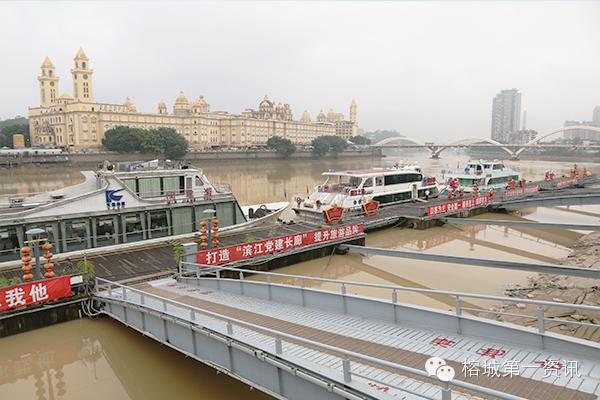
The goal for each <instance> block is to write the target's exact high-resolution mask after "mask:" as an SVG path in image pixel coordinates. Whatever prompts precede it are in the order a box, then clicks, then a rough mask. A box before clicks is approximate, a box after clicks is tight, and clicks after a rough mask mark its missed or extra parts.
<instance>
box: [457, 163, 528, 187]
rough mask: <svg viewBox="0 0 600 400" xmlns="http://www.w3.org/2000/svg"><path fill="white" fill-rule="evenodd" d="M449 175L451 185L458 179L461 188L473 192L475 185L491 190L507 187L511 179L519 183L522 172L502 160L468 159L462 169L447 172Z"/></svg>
mask: <svg viewBox="0 0 600 400" xmlns="http://www.w3.org/2000/svg"><path fill="white" fill-rule="evenodd" d="M446 176H449V178H448V179H447V181H446V183H447V186H450V182H451V181H452V180H453V179H455V178H456V179H457V180H458V182H457V183H458V185H459V187H460V188H462V189H464V191H465V192H472V191H473V188H474V187H475V185H477V187H478V190H479V191H486V192H487V191H490V190H491V189H494V190H498V189H505V188H506V187H507V186H508V185H509V181H511V180H512V181H513V182H515V183H518V181H520V180H521V173H520V172H518V171H515V170H513V169H511V168H509V167H507V166H505V165H504V164H503V163H502V162H501V161H498V160H494V161H486V160H479V161H470V160H469V161H468V162H467V163H466V164H465V167H464V169H463V170H462V171H459V172H455V173H452V172H451V173H449V174H448V173H446Z"/></svg>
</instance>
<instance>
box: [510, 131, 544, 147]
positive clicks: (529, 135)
mask: <svg viewBox="0 0 600 400" xmlns="http://www.w3.org/2000/svg"><path fill="white" fill-rule="evenodd" d="M537 135H538V132H537V131H535V130H533V129H521V130H520V131H516V132H511V133H510V134H509V136H508V142H507V143H508V144H527V143H529V142H531V141H532V140H533V139H535V138H536V137H537Z"/></svg>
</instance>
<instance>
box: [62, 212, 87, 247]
mask: <svg viewBox="0 0 600 400" xmlns="http://www.w3.org/2000/svg"><path fill="white" fill-rule="evenodd" d="M87 222H88V221H87V220H85V219H79V220H70V221H65V222H64V224H65V242H66V245H67V250H68V251H74V250H83V249H86V248H87V237H88V229H89V227H88V223H87Z"/></svg>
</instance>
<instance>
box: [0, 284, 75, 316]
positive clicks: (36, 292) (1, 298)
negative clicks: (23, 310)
mask: <svg viewBox="0 0 600 400" xmlns="http://www.w3.org/2000/svg"><path fill="white" fill-rule="evenodd" d="M69 296H71V277H70V276H61V277H58V278H53V279H47V280H43V281H38V282H32V283H25V284H23V285H19V286H11V287H7V288H2V289H0V311H3V310H11V309H13V308H18V307H24V306H28V305H31V304H36V303H44V302H46V301H50V300H56V299H61V298H63V297H69Z"/></svg>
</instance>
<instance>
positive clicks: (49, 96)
mask: <svg viewBox="0 0 600 400" xmlns="http://www.w3.org/2000/svg"><path fill="white" fill-rule="evenodd" d="M41 69H42V74H41V75H40V76H38V81H39V82H40V105H41V106H42V107H50V106H51V105H52V104H53V103H54V102H55V101H56V98H57V96H56V94H57V93H58V77H57V76H56V72H55V70H54V64H52V61H50V59H49V58H48V57H46V59H45V60H44V62H43V63H42V66H41Z"/></svg>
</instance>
